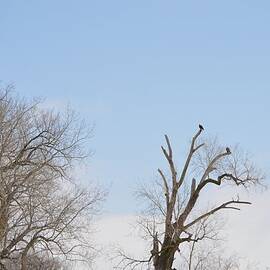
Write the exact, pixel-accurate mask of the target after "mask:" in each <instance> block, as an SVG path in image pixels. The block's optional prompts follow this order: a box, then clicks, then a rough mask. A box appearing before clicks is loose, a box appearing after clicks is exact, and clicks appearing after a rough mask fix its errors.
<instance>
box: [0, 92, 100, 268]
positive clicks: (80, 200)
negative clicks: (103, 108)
mask: <svg viewBox="0 0 270 270" xmlns="http://www.w3.org/2000/svg"><path fill="white" fill-rule="evenodd" d="M88 137H89V131H88V130H87V129H86V128H85V125H84V123H83V122H81V121H80V120H79V119H78V118H77V117H76V115H75V114H74V113H73V112H72V111H71V110H67V111H66V113H65V114H60V113H54V112H53V111H49V110H42V109H41V108H40V106H39V102H36V101H31V102H27V101H24V100H22V99H19V98H15V97H14V96H12V94H11V93H10V91H9V90H8V89H5V90H2V91H1V92H0V263H1V265H2V268H4V267H5V264H6V262H8V261H9V262H12V260H13V259H17V258H18V256H19V259H20V264H21V269H22V270H25V269H29V268H28V266H27V265H28V261H29V256H34V255H35V254H46V255H47V256H50V257H52V258H54V257H58V258H59V259H63V260H71V261H73V260H86V261H91V259H92V257H91V256H92V253H91V250H92V251H93V250H94V249H93V247H92V246H91V245H90V244H89V241H87V240H86V239H85V237H84V236H85V235H86V234H87V231H88V230H89V225H90V219H91V217H92V215H93V214H95V212H96V210H97V209H98V207H99V203H100V202H101V201H102V199H103V197H104V193H103V192H101V191H100V190H99V189H97V188H92V189H90V190H85V189H81V188H80V187H78V185H77V184H76V182H75V181H74V180H73V178H72V177H71V175H72V174H71V172H72V169H73V167H74V165H75V164H76V163H75V162H77V161H83V160H84V159H85V158H86V157H87V156H88V152H87V151H85V150H84V146H85V142H86V140H87V138H88Z"/></svg>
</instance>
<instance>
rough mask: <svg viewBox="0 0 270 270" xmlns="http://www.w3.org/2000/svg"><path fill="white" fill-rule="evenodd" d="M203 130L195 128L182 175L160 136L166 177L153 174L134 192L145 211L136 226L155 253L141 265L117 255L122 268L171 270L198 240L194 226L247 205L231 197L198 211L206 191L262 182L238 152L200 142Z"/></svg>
mask: <svg viewBox="0 0 270 270" xmlns="http://www.w3.org/2000/svg"><path fill="white" fill-rule="evenodd" d="M203 131H204V128H203V127H202V126H201V125H200V126H199V129H198V131H197V132H196V133H195V135H194V137H193V138H192V141H191V144H190V148H189V152H188V154H187V157H186V160H185V161H184V165H183V168H182V170H178V169H177V167H176V165H175V160H174V156H173V149H172V146H171V143H170V141H169V138H168V136H167V135H165V140H166V145H167V147H166V148H165V147H163V146H162V147H161V149H162V153H163V154H164V157H165V159H166V161H167V163H168V168H169V173H165V172H164V171H163V170H161V169H158V173H159V176H160V180H161V181H158V182H157V183H156V184H155V185H153V184H152V185H151V186H150V187H148V186H143V187H142V188H141V189H140V191H139V192H138V195H139V196H140V197H141V198H142V199H143V202H144V203H148V206H149V207H148V208H147V211H146V212H145V213H144V219H145V220H144V221H143V222H141V223H140V225H141V226H142V227H143V230H144V231H145V232H146V234H148V235H149V237H150V238H152V239H153V240H154V241H153V248H152V250H153V251H154V252H151V254H150V255H149V256H148V257H146V258H144V259H142V260H139V259H136V260H133V259H132V258H130V257H128V258H127V257H123V256H122V261H121V262H122V266H123V268H127V267H126V266H129V267H130V266H132V267H133V268H135V267H134V266H136V267H137V266H138V263H139V262H140V263H142V264H149V262H152V264H153V267H154V269H155V270H171V269H172V268H173V263H174V259H175V256H176V254H177V253H178V252H181V249H182V248H183V247H184V246H185V244H186V243H191V242H196V241H199V240H200V239H198V238H196V236H195V235H193V233H192V232H193V230H194V226H196V225H197V224H198V223H200V222H202V221H203V220H204V219H206V218H209V217H210V216H213V215H215V214H216V213H218V212H219V211H221V210H240V208H239V206H241V205H249V204H250V202H248V201H245V200H240V198H239V197H238V196H235V197H234V198H232V199H229V200H223V201H221V202H219V204H217V205H214V203H213V202H212V203H213V205H212V207H210V209H209V208H208V210H204V211H202V210H200V211H198V209H199V208H200V206H201V202H200V201H199V198H200V196H201V195H202V194H203V193H204V192H207V191H208V190H209V188H210V186H212V187H219V186H221V185H223V184H225V183H229V184H231V185H232V186H233V187H236V186H242V187H245V188H248V187H250V186H252V185H254V184H257V183H259V182H260V180H261V176H260V173H259V172H258V171H257V170H256V169H255V167H254V165H253V164H252V163H251V162H250V161H249V159H248V158H246V157H245V156H243V155H240V152H239V151H236V150H235V151H234V150H231V149H230V148H228V147H220V146H219V145H216V143H214V142H212V143H211V142H210V143H209V142H202V141H201V140H200V138H199V137H200V136H201V134H202V132H203ZM215 192H219V190H218V189H217V190H215ZM151 222H152V223H151ZM151 224H152V225H151ZM158 226H159V229H158V230H159V231H161V233H159V234H157V233H156V232H155V231H154V232H153V228H157V227H158ZM157 243H158V248H157V247H156V244H157ZM122 255H123V254H122ZM132 262H136V264H135V263H134V264H132Z"/></svg>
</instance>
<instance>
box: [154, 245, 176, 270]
mask: <svg viewBox="0 0 270 270" xmlns="http://www.w3.org/2000/svg"><path fill="white" fill-rule="evenodd" d="M174 254H175V250H168V251H167V252H163V253H161V254H160V256H159V257H158V259H157V262H156V264H155V266H154V267H155V270H171V269H172V265H173V261H174Z"/></svg>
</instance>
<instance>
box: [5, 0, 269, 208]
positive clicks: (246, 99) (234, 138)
mask: <svg viewBox="0 0 270 270" xmlns="http://www.w3.org/2000/svg"><path fill="white" fill-rule="evenodd" d="M0 3H1V4H0V12H1V15H0V61H1V62H0V63H1V64H0V80H1V81H2V85H6V84H8V83H14V84H15V86H16V91H17V92H18V93H20V95H22V96H26V97H32V96H42V97H45V98H46V100H47V101H46V102H48V103H49V104H51V106H55V107H58V108H61V106H63V105H65V104H67V103H69V104H70V105H71V106H72V107H73V108H75V109H76V111H78V112H79V113H80V115H81V116H82V117H83V118H85V119H86V120H87V121H88V122H89V123H90V124H91V123H95V125H96V127H95V132H94V137H93V138H92V140H91V141H90V146H91V148H92V149H93V150H94V152H95V154H94V156H93V157H92V158H91V161H90V163H89V175H90V178H91V179H94V180H96V181H100V182H101V183H103V184H104V185H108V184H110V185H111V192H110V196H109V197H108V200H107V204H106V207H105V209H106V211H108V212H111V213H129V212H134V210H135V208H136V203H135V201H134V199H133V198H132V191H133V189H134V186H135V183H136V182H138V181H141V180H144V181H147V179H150V178H153V177H155V170H156V168H157V167H158V166H162V165H165V164H164V163H162V157H161V153H160V144H161V143H162V142H163V137H162V136H163V134H164V133H167V134H168V135H169V136H170V137H171V139H172V142H173V144H174V145H175V147H176V149H177V153H178V154H179V157H180V158H179V160H181V157H182V156H184V154H185V151H186V149H187V144H188V142H189V139H190V136H191V135H192V134H193V132H194V130H195V129H196V128H197V125H198V123H202V124H204V126H205V128H206V131H207V132H208V133H209V134H211V135H218V136H219V137H220V138H221V141H222V142H225V143H228V144H229V145H231V144H233V143H240V144H241V145H242V147H243V148H244V149H247V150H249V151H250V152H251V153H253V154H254V158H255V160H256V161H257V162H258V163H259V164H260V165H261V167H263V168H264V169H265V170H266V171H267V170H268V169H267V167H268V166H269V165H268V163H269V158H270V154H269V153H270V145H269V133H270V127H269V115H270V109H269V101H270V77H269V74H270V54H269V48H270V27H269V25H270V16H269V15H270V2H269V1H248V0H245V1H244V0H243V1H240V0H239V1H235V0H234V1H231V0H229V1H207V0H206V1H145V0H144V1H139V0H136V1H101V0H99V1H80V0H78V1H61V0H59V1H51V0H47V1H1V2H0ZM84 177H85V176H84ZM125 201H127V203H126V202H125Z"/></svg>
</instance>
